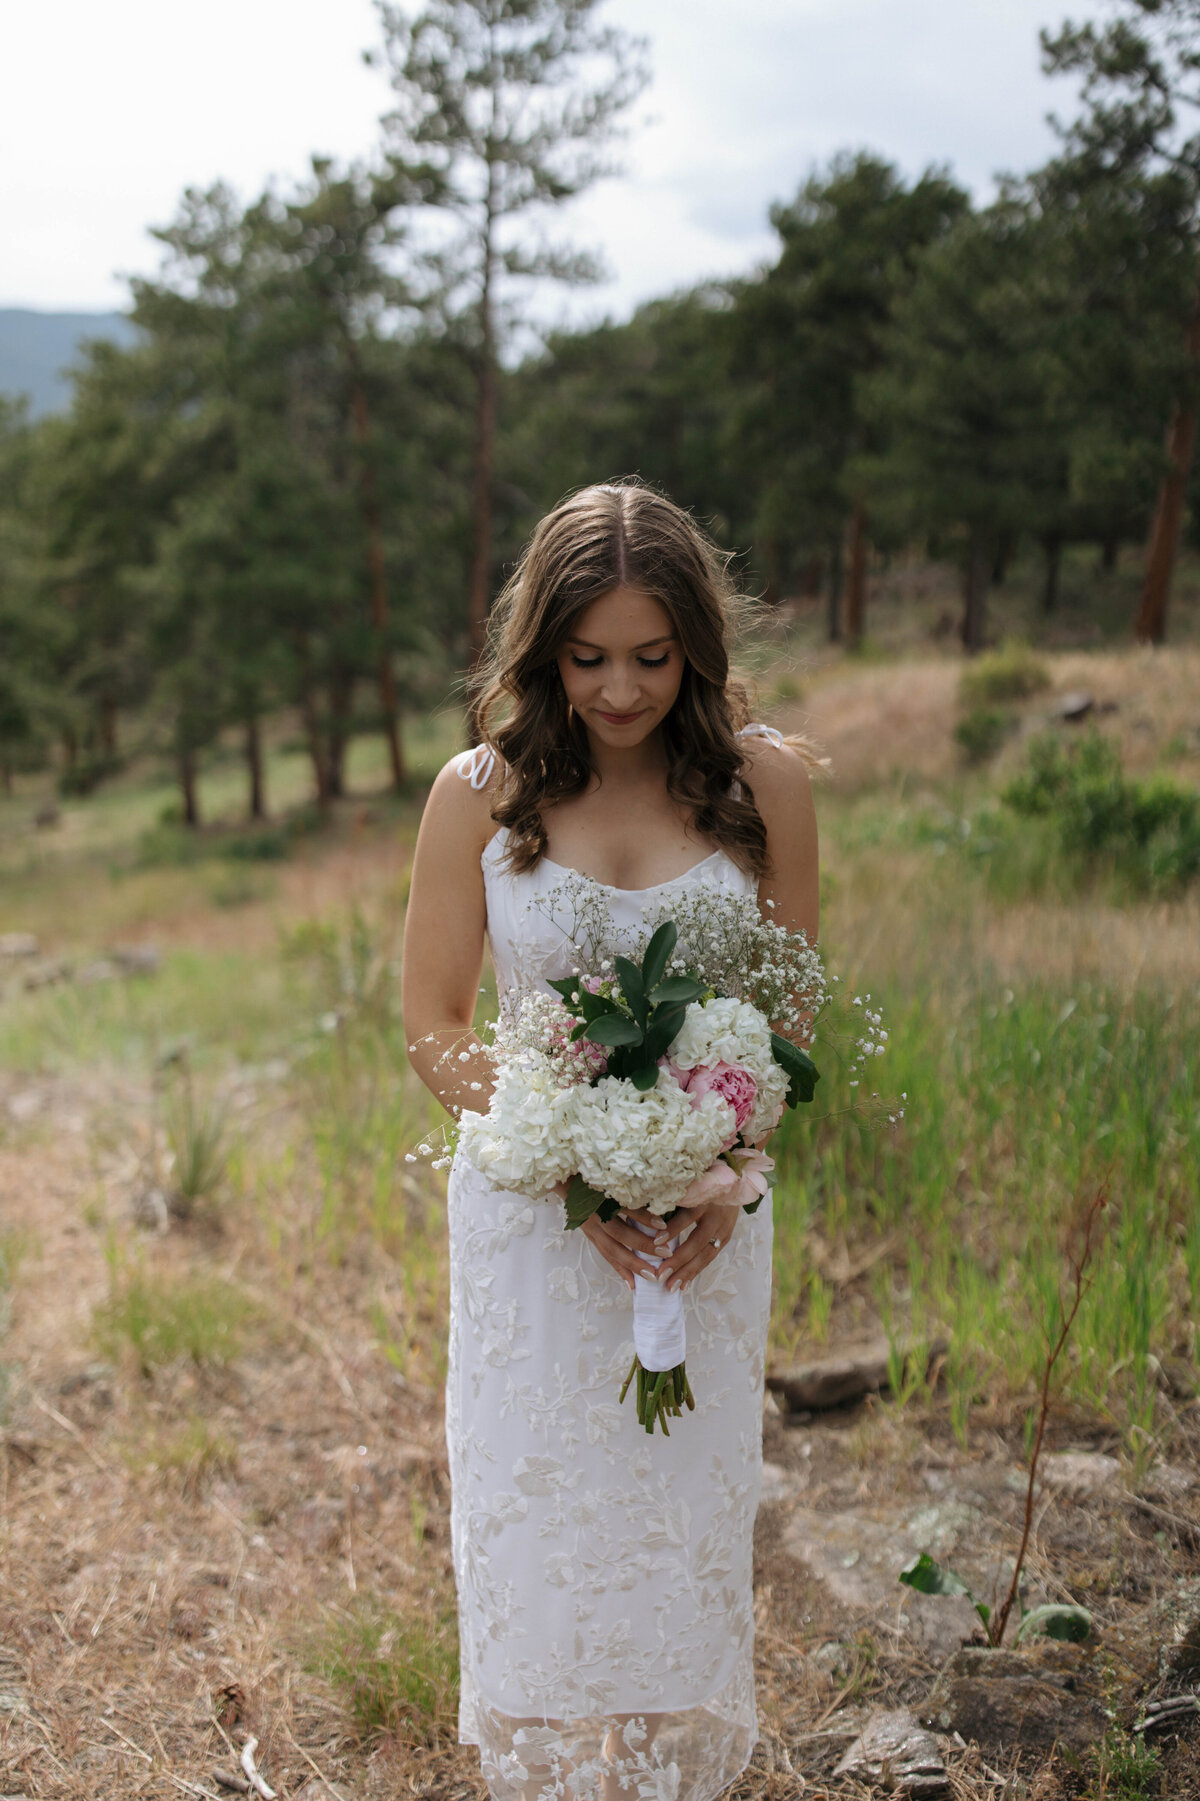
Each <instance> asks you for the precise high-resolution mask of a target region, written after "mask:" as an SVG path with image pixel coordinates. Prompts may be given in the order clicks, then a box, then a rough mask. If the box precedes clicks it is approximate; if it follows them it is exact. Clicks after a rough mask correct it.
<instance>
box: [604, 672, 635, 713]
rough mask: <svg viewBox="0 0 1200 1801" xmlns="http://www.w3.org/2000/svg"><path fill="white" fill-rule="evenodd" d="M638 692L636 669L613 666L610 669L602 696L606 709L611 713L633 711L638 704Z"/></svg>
mask: <svg viewBox="0 0 1200 1801" xmlns="http://www.w3.org/2000/svg"><path fill="white" fill-rule="evenodd" d="M637 693H638V680H637V676H636V674H635V673H634V671H633V670H631V669H618V668H613V669H610V671H609V676H608V680H607V681H606V682H605V684H604V688H603V692H602V696H601V698H602V699H603V701H604V704H605V708H606V710H607V711H608V712H610V713H632V712H633V711H634V708H635V705H636V701H637Z"/></svg>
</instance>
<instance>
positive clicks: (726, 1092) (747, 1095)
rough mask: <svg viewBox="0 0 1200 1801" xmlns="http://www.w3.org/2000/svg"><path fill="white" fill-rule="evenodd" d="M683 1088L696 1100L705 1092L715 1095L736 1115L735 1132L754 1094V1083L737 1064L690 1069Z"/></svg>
mask: <svg viewBox="0 0 1200 1801" xmlns="http://www.w3.org/2000/svg"><path fill="white" fill-rule="evenodd" d="M684 1087H685V1088H686V1089H687V1092H688V1093H689V1094H690V1095H691V1097H692V1099H693V1101H694V1102H697V1103H698V1102H699V1101H700V1100H701V1098H702V1097H703V1096H704V1095H706V1094H713V1093H716V1094H719V1095H720V1097H721V1099H722V1100H723V1101H727V1102H728V1103H729V1105H730V1106H731V1107H732V1108H733V1111H734V1113H735V1114H736V1115H737V1129H738V1131H739V1132H740V1131H741V1129H742V1127H743V1126H744V1125H745V1123H746V1121H747V1120H748V1119H749V1117H750V1115H751V1113H752V1112H753V1111H754V1101H755V1097H756V1096H757V1094H758V1083H757V1082H756V1081H755V1080H754V1077H753V1076H752V1075H751V1074H750V1071H749V1070H748V1069H743V1068H742V1066H741V1064H740V1063H718V1064H717V1066H716V1068H715V1069H705V1068H703V1067H701V1068H700V1069H693V1070H692V1071H691V1072H690V1075H689V1079H688V1081H687V1082H686V1083H684Z"/></svg>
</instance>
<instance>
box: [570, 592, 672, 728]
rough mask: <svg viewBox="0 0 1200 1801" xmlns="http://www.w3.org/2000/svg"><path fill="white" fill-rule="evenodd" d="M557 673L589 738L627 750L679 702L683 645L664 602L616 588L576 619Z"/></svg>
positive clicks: (593, 603) (586, 608)
mask: <svg viewBox="0 0 1200 1801" xmlns="http://www.w3.org/2000/svg"><path fill="white" fill-rule="evenodd" d="M558 672H559V674H560V675H561V677H562V685H563V688H564V690H565V692H566V696H567V699H568V700H569V701H570V703H571V705H572V706H573V707H574V709H575V711H576V712H577V713H578V714H579V717H580V718H581V719H582V720H583V723H584V725H585V726H586V727H587V730H588V731H589V732H590V733H591V734H592V736H593V737H594V738H596V739H598V740H599V742H600V743H601V744H606V745H611V746H612V747H613V749H629V748H631V747H632V746H633V745H635V744H640V743H641V742H642V740H643V739H644V738H647V737H648V736H649V735H650V733H651V732H652V731H654V730H655V728H656V727H657V726H658V725H660V724H661V722H662V721H663V720H664V719H665V718H666V716H667V714H668V713H669V712H670V711H671V708H672V707H673V706H674V705H675V700H676V696H677V695H678V693H679V686H680V683H681V682H682V680H683V647H682V646H681V644H680V642H679V639H678V638H677V637H676V635H675V628H674V626H673V625H672V624H671V615H670V614H669V613H668V612H667V610H666V608H665V607H664V606H663V605H662V603H661V601H657V600H652V599H651V597H650V596H649V595H648V594H642V593H639V591H638V590H637V589H636V588H614V589H613V590H612V592H611V593H609V594H602V595H601V597H600V599H599V600H594V601H593V602H592V604H591V606H589V607H585V608H584V610H583V612H582V613H581V614H580V615H579V617H578V618H577V619H576V621H575V623H574V625H573V626H572V628H571V635H570V637H569V638H568V639H567V641H566V643H565V645H564V646H563V648H562V650H561V652H560V653H559V658H558Z"/></svg>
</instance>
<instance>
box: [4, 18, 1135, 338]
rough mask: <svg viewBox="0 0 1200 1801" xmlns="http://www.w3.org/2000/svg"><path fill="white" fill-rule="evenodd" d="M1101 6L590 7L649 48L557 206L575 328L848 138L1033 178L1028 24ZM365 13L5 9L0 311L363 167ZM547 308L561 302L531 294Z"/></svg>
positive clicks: (714, 268)
mask: <svg viewBox="0 0 1200 1801" xmlns="http://www.w3.org/2000/svg"><path fill="white" fill-rule="evenodd" d="M1098 9H1099V0H1077V3H1076V4H1074V5H1073V6H1072V5H1071V4H1069V3H1068V4H1066V5H1065V6H1064V4H1063V0H1057V3H1056V0H607V4H606V6H605V8H604V9H603V10H604V13H605V16H607V18H609V19H610V20H611V21H613V22H614V23H620V24H623V25H625V26H627V27H629V28H631V29H634V30H637V31H640V32H642V33H644V34H646V35H648V36H649V38H650V40H651V62H652V67H653V72H654V80H653V84H652V85H651V87H650V88H649V89H648V90H647V92H646V94H645V96H644V98H643V99H642V100H641V101H640V102H639V104H638V106H637V109H636V111H635V113H634V115H633V130H632V133H631V135H630V138H629V140H628V142H627V144H626V146H625V149H624V160H625V164H626V171H627V172H626V174H625V175H624V176H623V177H621V178H620V179H617V180H611V181H606V182H604V183H603V184H602V185H601V186H600V187H598V188H596V189H595V190H593V191H592V192H591V193H590V194H589V195H588V196H587V197H585V198H584V199H583V200H581V201H579V202H577V203H576V204H575V205H574V207H573V208H572V209H571V217H570V229H571V235H572V236H573V237H574V239H575V240H576V241H577V242H578V243H580V244H583V245H587V246H589V247H594V248H598V249H600V250H601V251H602V253H603V255H604V258H605V260H606V262H607V265H608V267H609V270H610V273H611V276H612V279H611V280H610V281H608V282H606V283H605V284H604V285H603V286H602V287H600V288H596V289H592V290H589V291H588V293H587V294H586V296H583V295H579V296H576V297H575V298H573V299H572V301H571V302H570V303H569V304H570V311H571V313H572V315H573V316H574V317H576V318H580V317H599V316H602V315H604V314H609V315H613V316H624V315H625V314H627V313H628V312H629V311H630V309H631V308H632V307H633V306H634V305H636V303H637V302H638V301H639V300H643V299H646V298H648V297H650V296H652V295H656V294H663V293H666V292H669V291H670V290H671V289H673V288H676V287H679V286H681V285H683V284H685V283H690V282H693V281H695V280H697V279H699V278H700V277H703V276H706V275H724V274H728V273H731V272H734V271H737V270H743V269H746V268H749V267H750V266H752V265H754V264H756V263H758V262H760V261H762V260H763V259H765V258H766V257H768V256H769V255H770V253H771V247H772V243H773V236H772V233H771V231H770V228H769V225H768V224H767V218H766V213H767V208H768V206H769V205H770V203H771V201H772V200H776V199H786V198H790V197H791V195H792V194H794V192H795V190H796V188H797V186H798V185H799V183H800V181H801V180H802V179H803V178H804V177H805V175H806V174H807V173H809V171H810V170H811V169H812V167H813V166H814V164H819V163H821V162H823V161H825V160H826V159H827V158H828V157H829V156H830V155H831V154H832V153H833V152H834V151H836V150H839V149H843V148H853V149H857V148H860V147H865V148H869V149H872V150H875V151H879V152H882V153H883V154H884V155H885V156H887V157H889V158H891V159H892V160H894V161H895V162H897V163H899V164H900V166H901V167H902V168H903V169H904V170H905V171H906V172H907V173H908V174H910V175H912V174H916V173H918V172H919V171H920V170H921V169H922V168H924V167H925V166H926V165H927V164H929V163H931V162H946V163H949V164H951V165H952V167H953V168H954V170H955V171H956V173H957V174H958V176H959V178H960V179H961V180H962V181H964V182H965V183H966V184H967V185H968V186H969V187H971V188H972V189H973V190H974V191H975V193H976V194H977V195H978V196H979V197H981V198H982V197H986V196H987V195H988V194H989V193H990V192H991V178H992V176H993V175H994V174H995V173H996V172H997V171H1002V170H1023V169H1028V168H1031V167H1033V166H1034V165H1035V164H1036V163H1037V162H1038V161H1040V160H1041V159H1043V158H1044V157H1045V155H1046V154H1047V153H1048V151H1049V149H1050V147H1051V145H1052V143H1053V138H1052V134H1051V132H1050V130H1049V127H1048V126H1047V124H1046V122H1045V115H1046V113H1047V112H1048V111H1049V110H1050V109H1051V108H1052V107H1054V106H1058V107H1060V108H1063V107H1064V106H1065V107H1066V109H1067V110H1070V107H1071V96H1070V92H1069V90H1068V91H1064V90H1063V88H1062V86H1061V85H1060V84H1057V83H1051V82H1049V81H1047V80H1046V78H1045V77H1044V76H1043V75H1042V74H1041V72H1040V68H1039V58H1038V44H1037V32H1038V27H1039V26H1040V25H1048V26H1056V25H1057V24H1058V23H1059V22H1060V20H1061V18H1062V16H1063V13H1064V12H1067V13H1073V14H1074V15H1075V16H1081V15H1082V16H1089V15H1090V16H1095V15H1096V13H1097V11H1098ZM376 40H377V31H376V21H375V12H374V7H373V5H372V4H371V0H206V3H205V5H203V6H187V5H182V4H179V3H178V0H53V4H42V5H35V4H33V3H32V0H8V4H6V5H4V6H3V8H2V16H0V168H3V171H4V174H3V178H2V185H0V195H2V200H0V305H7V306H33V307H40V308H47V309H55V310H67V309H71V310H74V309H90V308H111V307H120V306H121V305H123V304H124V302H125V298H126V289H125V286H124V284H123V282H122V280H121V275H122V273H123V272H133V273H146V272H149V271H151V270H153V268H154V267H155V266H156V263H157V249H156V246H155V245H154V243H153V240H151V239H150V238H149V237H148V236H147V233H146V227H147V226H148V225H150V224H153V223H156V222H162V221H164V220H166V219H168V218H169V217H170V216H171V214H172V212H173V211H174V208H175V203H176V200H177V198H178V196H179V194H180V192H181V190H182V189H183V188H184V187H185V186H186V185H189V184H190V185H201V186H202V185H207V184H208V183H210V182H212V181H214V180H216V179H217V178H219V177H220V178H224V179H226V180H229V181H231V182H232V183H233V184H234V186H235V187H236V188H237V189H238V190H239V191H240V192H241V193H242V194H243V195H245V196H249V195H251V194H253V193H255V192H257V191H258V190H260V189H261V187H262V185H263V183H264V182H265V181H266V180H267V178H268V177H271V176H276V177H279V178H281V179H283V180H284V181H286V180H287V179H288V178H290V177H300V176H302V175H303V174H304V172H305V170H306V168H307V163H308V155H309V152H311V151H314V150H315V151H320V152H323V153H327V154H332V155H333V156H335V157H339V158H350V157H361V156H365V155H366V154H368V153H369V151H370V149H371V147H372V145H373V143H374V142H375V139H376V121H377V118H378V115H379V113H380V112H381V111H382V110H383V109H384V107H385V106H386V103H387V89H386V86H385V83H384V81H383V78H382V77H381V76H380V75H379V74H377V73H375V72H373V71H371V70H369V69H367V68H366V67H365V66H364V64H363V61H362V57H361V52H362V50H363V49H364V48H365V47H367V46H369V45H371V44H372V43H374V42H375V41H376ZM545 305H546V306H548V307H549V308H550V311H551V313H552V314H553V313H554V312H555V310H556V309H558V308H559V306H560V302H559V301H558V300H557V299H555V300H550V299H549V297H547V300H546V302H545Z"/></svg>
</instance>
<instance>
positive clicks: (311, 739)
mask: <svg viewBox="0 0 1200 1801" xmlns="http://www.w3.org/2000/svg"><path fill="white" fill-rule="evenodd" d="M296 661H297V664H298V666H299V672H300V717H301V719H302V720H303V722H304V736H305V737H306V738H307V740H308V754H309V756H310V757H311V758H312V766H313V779H314V780H315V782H316V784H317V805H318V806H319V807H327V806H328V805H329V802H330V799H331V795H332V790H331V788H330V785H329V763H328V760H327V758H326V756H325V741H324V738H323V737H322V734H321V722H320V719H319V718H318V716H317V696H316V689H315V687H314V684H313V673H312V652H311V650H310V647H309V642H308V633H307V632H300V633H298V634H297V638H296Z"/></svg>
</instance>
